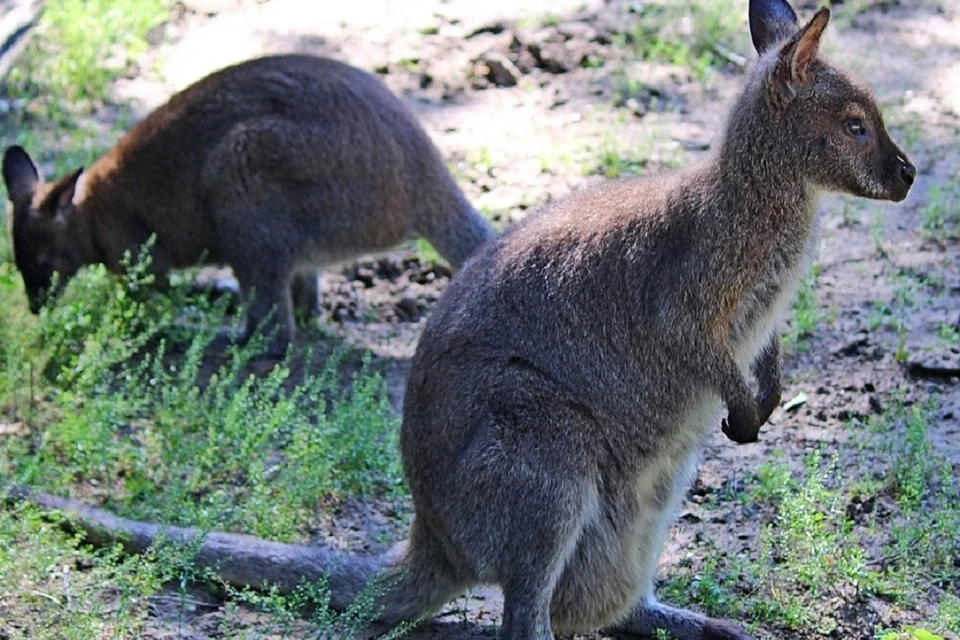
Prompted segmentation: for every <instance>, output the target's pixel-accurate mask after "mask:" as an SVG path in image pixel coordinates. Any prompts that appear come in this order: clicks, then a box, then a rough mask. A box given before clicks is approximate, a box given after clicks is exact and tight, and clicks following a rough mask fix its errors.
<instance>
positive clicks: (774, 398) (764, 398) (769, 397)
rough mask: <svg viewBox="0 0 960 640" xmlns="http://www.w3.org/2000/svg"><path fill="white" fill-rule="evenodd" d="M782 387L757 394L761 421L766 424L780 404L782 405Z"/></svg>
mask: <svg viewBox="0 0 960 640" xmlns="http://www.w3.org/2000/svg"><path fill="white" fill-rule="evenodd" d="M780 399H781V398H780V389H771V390H769V391H765V392H761V393H760V394H759V395H758V396H757V410H758V413H759V415H758V416H757V418H758V419H759V423H760V424H761V425H762V424H765V423H766V422H767V420H769V419H770V416H771V415H773V412H774V411H775V410H776V408H777V407H778V406H780Z"/></svg>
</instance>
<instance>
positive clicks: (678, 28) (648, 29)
mask: <svg viewBox="0 0 960 640" xmlns="http://www.w3.org/2000/svg"><path fill="white" fill-rule="evenodd" d="M740 8H741V7H740V6H739V3H738V2H736V1H734V0H721V1H718V2H708V3H704V2H697V1H696V0H682V1H681V2H675V3H674V2H649V3H643V4H639V5H633V6H632V10H633V12H634V13H635V14H636V15H635V19H634V20H633V22H632V23H630V25H629V27H628V28H627V29H626V30H625V31H624V32H623V33H621V34H618V35H617V36H616V37H615V38H614V44H617V45H619V46H627V45H629V46H631V47H632V49H633V52H634V54H635V55H636V56H637V57H638V58H639V59H641V60H650V61H656V62H665V63H668V64H672V65H676V66H680V67H685V68H687V69H689V70H690V72H691V73H692V75H693V76H694V77H695V78H698V79H700V80H703V79H705V78H706V76H707V74H708V73H709V71H710V70H711V69H714V68H718V67H722V66H725V65H728V64H730V63H734V64H735V65H737V66H741V67H742V66H743V65H745V64H746V59H745V58H744V57H743V56H741V55H740V54H737V53H735V50H736V49H739V48H740V47H741V46H742V42H743V41H742V40H741V36H742V34H741V31H742V30H741V29H740V24H739V23H738V20H737V16H739V15H740V14H741V12H740V11H739V9H740Z"/></svg>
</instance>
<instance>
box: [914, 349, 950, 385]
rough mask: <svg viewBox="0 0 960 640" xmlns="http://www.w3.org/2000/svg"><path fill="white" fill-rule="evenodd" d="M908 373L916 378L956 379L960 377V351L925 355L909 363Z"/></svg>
mask: <svg viewBox="0 0 960 640" xmlns="http://www.w3.org/2000/svg"><path fill="white" fill-rule="evenodd" d="M907 373H909V374H910V375H911V376H913V377H915V378H954V377H957V376H960V350H958V349H957V348H956V347H954V348H952V349H950V350H949V351H943V352H938V353H929V354H924V355H923V356H921V357H918V358H917V359H912V360H909V361H907Z"/></svg>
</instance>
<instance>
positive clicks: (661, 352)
mask: <svg viewBox="0 0 960 640" xmlns="http://www.w3.org/2000/svg"><path fill="white" fill-rule="evenodd" d="M829 15H830V14H829V11H828V10H827V9H821V10H820V11H818V12H817V13H816V15H814V16H813V18H812V19H811V20H810V22H809V23H807V24H806V25H805V26H803V27H802V28H801V27H800V26H799V25H798V23H797V18H796V15H795V14H794V12H793V10H792V9H791V8H790V6H789V5H788V4H787V3H786V2H785V1H784V0H751V2H750V26H751V33H752V36H753V41H754V44H755V46H756V48H757V50H758V52H759V53H760V59H759V62H758V63H757V64H756V68H755V69H754V71H753V72H752V74H751V76H750V78H749V80H748V82H747V86H746V88H745V90H744V91H743V93H742V95H741V96H740V98H739V100H738V101H737V103H736V105H735V106H734V108H733V110H732V112H731V115H730V118H729V122H728V124H727V128H726V131H725V134H724V136H723V139H722V140H721V141H720V144H719V148H718V150H717V153H716V156H715V157H714V158H713V159H712V161H710V162H708V163H706V164H702V165H700V166H695V167H692V168H689V169H686V170H683V171H679V172H676V173H673V174H670V175H667V176H662V177H658V178H656V179H636V180H629V181H620V182H607V183H605V184H603V185H601V186H598V187H596V188H593V189H588V190H584V191H581V192H578V193H576V194H574V195H573V196H572V197H569V198H567V199H566V200H565V201H563V202H560V203H558V204H555V205H553V206H551V207H550V208H549V209H547V210H546V211H544V212H543V213H542V214H540V215H536V216H533V217H529V218H527V219H526V220H524V221H523V222H521V223H519V224H518V225H516V226H515V227H514V228H513V229H512V230H510V231H508V232H507V233H506V234H505V235H504V236H503V237H501V238H500V239H499V240H496V241H494V242H491V243H488V244H487V245H485V246H484V247H483V248H482V249H480V250H479V251H478V252H477V254H476V255H475V256H474V258H473V259H471V260H470V261H469V262H468V263H467V265H466V266H465V267H464V269H463V270H462V271H461V272H460V273H459V275H458V276H457V277H456V278H455V279H454V281H453V282H452V283H451V285H450V287H449V288H448V289H447V291H446V293H445V294H444V296H443V298H442V299H441V301H440V302H439V304H438V305H437V307H436V309H435V311H434V312H433V315H432V316H431V317H430V318H429V320H428V322H427V326H426V329H425V331H424V333H423V335H422V337H421V338H420V342H419V345H418V347H417V351H416V354H415V356H414V358H413V364H412V368H411V371H410V377H409V381H408V385H407V392H406V399H405V406H404V416H403V428H402V438H401V449H402V456H403V463H404V468H405V472H406V479H407V482H408V483H409V486H410V491H411V493H412V496H413V501H414V505H415V509H416V517H415V520H414V522H413V526H412V530H411V532H410V538H409V540H408V541H407V542H406V543H405V544H403V545H400V546H398V547H397V548H395V549H394V550H392V551H391V552H390V553H388V554H386V555H384V556H383V557H381V558H378V559H373V560H371V559H367V558H353V557H343V556H338V555H336V554H334V553H332V552H330V551H326V550H321V549H311V548H304V547H295V546H289V545H279V544H276V543H270V542H265V541H262V540H256V539H253V538H249V537H245V536H235V535H228V534H213V535H211V536H208V537H207V538H206V539H205V541H204V544H203V545H202V547H201V549H200V553H199V556H198V561H199V562H202V563H205V564H212V565H215V566H217V567H218V569H219V570H220V571H221V572H223V575H224V576H226V577H227V579H230V580H235V581H237V582H239V583H241V584H243V583H249V582H250V581H252V582H253V583H254V584H256V583H258V582H259V581H260V580H261V579H269V580H276V581H277V582H279V583H280V584H281V585H282V586H283V587H284V588H291V587H292V586H293V585H294V584H295V582H296V580H298V579H300V578H302V577H316V576H318V575H321V574H322V573H323V572H325V571H329V572H330V573H331V580H330V588H331V590H332V592H333V603H334V604H335V605H337V606H343V605H345V604H346V603H347V602H349V601H350V600H351V598H353V597H354V595H355V594H356V593H357V592H358V591H359V590H360V588H361V587H362V586H363V584H364V583H365V582H366V581H368V580H370V579H371V578H372V577H374V575H375V574H376V573H377V572H378V571H386V572H387V573H388V574H391V575H395V576H396V577H397V580H398V584H397V587H396V588H395V589H393V590H392V591H390V592H389V593H387V594H386V595H385V596H383V597H382V598H381V600H380V604H381V605H382V606H383V615H382V620H381V621H382V622H384V623H393V622H397V621H400V620H408V619H414V618H416V617H418V616H421V615H424V614H429V613H430V612H433V611H435V610H437V609H438V608H439V607H441V606H442V605H443V604H444V603H445V602H447V601H448V600H449V599H451V598H453V597H455V596H456V595H457V594H459V593H460V592H462V591H463V590H464V589H466V588H468V587H469V586H470V585H472V584H475V583H481V582H482V583H496V584H499V585H500V586H501V587H502V589H503V594H504V617H503V626H502V628H501V631H500V637H501V638H505V639H511V640H513V639H517V640H520V639H523V640H528V639H534V638H537V639H545V638H551V637H552V634H553V632H554V630H556V631H561V632H563V633H570V632H578V631H587V630H591V629H596V628H606V629H607V630H608V631H609V632H610V633H613V634H615V635H621V636H633V637H646V638H649V637H653V636H654V635H655V630H656V629H664V630H666V631H667V632H669V634H670V636H671V637H674V638H680V639H682V640H748V638H749V636H747V635H746V634H745V633H744V632H743V631H742V630H740V629H739V628H738V627H737V626H735V625H734V624H732V623H729V622H725V621H720V620H714V619H710V618H706V617H704V616H702V615H699V614H696V613H693V612H689V611H685V610H681V609H674V608H671V607H668V606H666V605H663V604H660V603H658V602H657V600H656V599H655V598H654V593H653V583H654V574H655V571H656V566H657V556H658V553H659V550H660V547H661V544H662V541H663V537H664V535H665V532H666V530H667V528H668V526H669V524H670V522H671V517H672V514H673V512H674V510H675V508H676V506H677V503H678V501H679V500H680V499H681V496H682V495H683V493H684V490H685V488H686V487H687V485H688V482H689V481H690V480H691V475H692V473H693V470H694V466H695V458H696V454H697V451H698V449H699V446H700V442H701V440H702V439H703V437H704V436H705V434H706V433H707V432H708V431H709V430H710V429H711V428H712V427H713V426H714V425H715V424H716V421H717V418H718V413H719V411H720V408H721V403H725V404H726V406H727V409H728V416H727V419H726V422H725V425H724V429H725V431H726V432H727V435H728V436H729V437H730V438H731V439H733V440H736V441H738V442H749V441H752V440H755V439H756V437H757V432H758V429H759V428H760V425H761V423H762V422H764V421H765V420H766V418H767V417H768V416H769V414H770V412H771V411H772V410H773V408H774V407H775V406H776V405H777V403H778V401H779V396H780V387H779V377H780V352H779V343H778V339H777V337H776V336H777V333H776V326H777V318H778V314H779V313H780V311H781V310H782V309H783V308H784V307H785V305H786V304H787V303H788V302H789V301H790V299H791V297H792V296H793V294H794V291H795V289H796V287H797V284H798V281H799V280H800V277H801V275H802V274H803V273H804V270H805V269H806V268H807V266H808V264H809V261H810V259H811V256H812V254H813V252H814V245H815V241H816V237H817V232H816V227H817V224H816V218H815V214H814V207H815V201H816V197H817V194H818V193H819V192H821V191H825V190H831V191H844V192H848V193H852V194H856V195H860V196H864V197H868V198H877V199H886V200H896V201H899V200H903V199H904V198H905V197H906V196H907V193H908V191H909V189H910V186H911V184H912V182H913V180H914V177H915V175H916V171H915V169H914V167H913V166H912V165H911V164H910V163H909V162H908V160H907V159H906V157H905V156H904V154H903V153H902V152H901V151H900V150H899V149H898V148H897V147H896V145H894V143H893V142H891V141H890V138H889V137H888V135H887V132H886V130H885V128H884V125H883V121H882V119H881V117H880V113H879V111H878V109H877V106H876V104H875V103H874V101H873V99H872V98H871V97H870V94H869V93H868V92H867V91H866V89H864V88H863V87H862V86H860V85H859V84H857V83H855V82H854V81H853V80H851V79H850V78H848V77H847V76H846V75H845V74H844V73H842V72H841V71H839V70H838V69H836V68H835V67H833V66H831V65H830V64H828V63H827V62H826V61H824V60H823V59H821V58H820V57H818V55H817V50H818V45H819V43H820V38H821V35H822V33H823V30H824V28H825V27H826V26H827V22H828V19H829ZM751 375H752V376H755V377H756V379H757V382H758V386H759V391H758V392H757V393H756V394H754V392H753V391H752V390H751V387H750V385H749V384H748V382H747V380H748V378H749V377H750V376H751ZM32 499H34V500H35V501H38V502H41V503H42V504H45V505H46V506H48V507H52V508H55V507H57V505H58V504H59V505H60V506H61V507H64V508H67V509H70V510H74V511H76V510H77V506H76V505H75V504H71V503H63V502H62V501H61V502H58V500H59V499H56V498H51V497H49V496H36V495H35V496H34V497H33V498H32ZM81 509H83V508H82V507H81ZM81 517H82V518H83V519H85V520H86V521H87V522H88V524H89V527H90V529H92V530H94V531H96V530H98V527H97V525H102V529H101V531H102V530H107V531H110V532H111V533H112V535H116V534H117V532H130V533H131V534H132V536H131V537H130V539H129V542H128V544H130V545H131V547H132V548H142V547H143V546H144V545H146V544H148V543H149V541H150V540H151V539H152V538H153V536H155V535H156V532H157V530H158V529H157V525H147V524H143V523H134V522H130V521H124V520H119V519H116V518H113V517H112V516H109V515H107V514H104V513H103V512H101V511H94V510H89V509H83V512H82V513H81ZM95 535H101V536H102V535H103V534H102V533H99V534H97V533H95ZM167 535H168V536H172V537H183V536H191V535H196V533H195V532H193V531H191V530H184V529H168V530H167Z"/></svg>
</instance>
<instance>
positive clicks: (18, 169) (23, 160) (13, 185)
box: [3, 145, 40, 202]
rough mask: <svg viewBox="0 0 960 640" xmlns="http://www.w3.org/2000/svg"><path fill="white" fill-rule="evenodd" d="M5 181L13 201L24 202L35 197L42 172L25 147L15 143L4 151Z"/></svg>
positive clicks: (8, 193)
mask: <svg viewBox="0 0 960 640" xmlns="http://www.w3.org/2000/svg"><path fill="white" fill-rule="evenodd" d="M3 182H4V184H5V185H6V187H7V195H8V196H9V197H10V200H11V201H13V202H23V201H25V200H29V199H30V198H32V197H33V194H34V192H35V191H36V190H37V185H38V184H39V183H40V174H39V172H38V171H37V166H36V165H35V164H33V160H31V159H30V156H29V155H27V152H26V151H24V150H23V147H21V146H18V145H13V146H12V147H7V150H6V151H5V152H4V154H3Z"/></svg>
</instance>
